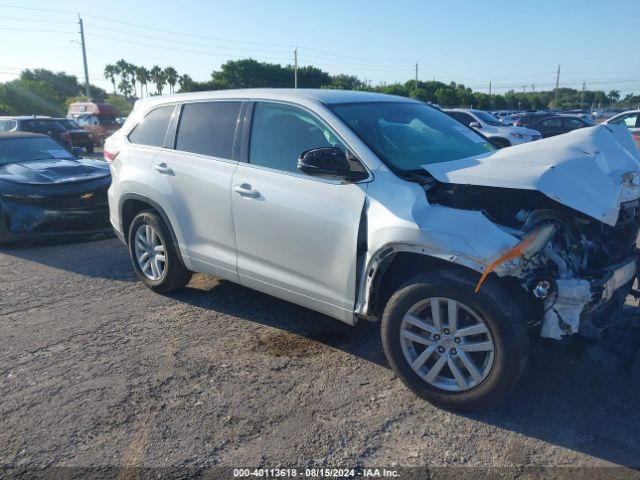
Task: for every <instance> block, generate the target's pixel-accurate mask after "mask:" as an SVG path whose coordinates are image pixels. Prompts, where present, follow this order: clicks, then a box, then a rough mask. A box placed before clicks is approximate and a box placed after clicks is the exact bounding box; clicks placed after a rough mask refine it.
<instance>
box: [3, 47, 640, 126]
mask: <svg viewBox="0 0 640 480" xmlns="http://www.w3.org/2000/svg"><path fill="white" fill-rule="evenodd" d="M294 74H295V69H294V67H293V66H292V65H280V64H273V63H265V62H259V61H257V60H254V59H250V58H249V59H243V60H230V61H227V62H226V63H224V64H223V65H222V66H221V67H220V69H219V70H216V71H213V72H212V73H211V76H210V78H209V79H208V80H205V81H195V80H193V79H192V78H191V77H190V76H189V75H188V74H179V73H178V71H177V70H176V69H175V68H173V67H171V66H169V67H164V68H161V67H160V66H158V65H154V66H153V67H151V68H148V69H147V68H146V67H144V66H139V65H134V64H132V63H130V62H127V61H126V60H125V59H120V60H118V61H117V62H115V63H113V64H109V65H107V66H105V68H104V78H105V79H107V80H108V81H109V82H110V83H111V85H112V90H113V91H112V93H108V92H106V91H105V90H104V89H102V88H99V87H97V86H95V85H91V93H92V96H93V98H94V99H95V100H104V101H107V102H109V103H111V104H113V105H114V106H115V107H116V108H117V109H118V110H119V111H120V112H121V113H122V114H123V115H127V114H128V113H129V111H130V110H131V108H132V106H133V103H134V102H135V100H136V99H137V98H143V97H146V96H149V95H161V94H163V93H173V92H175V91H178V92H191V91H203V90H222V89H231V88H261V87H262V88H290V87H292V86H293V78H294ZM297 76H298V86H299V88H331V89H340V90H365V91H372V92H380V93H387V94H392V95H400V96H404V97H412V98H416V99H419V100H422V101H424V102H431V103H436V104H438V105H441V106H443V107H458V106H460V107H473V108H480V109H485V110H502V109H511V110H528V109H539V108H549V107H551V108H558V109H574V108H597V109H600V108H610V107H618V108H637V107H638V105H640V95H634V94H628V95H626V96H625V97H624V98H621V95H620V91H619V90H611V91H609V92H608V93H605V92H604V91H602V90H584V91H581V90H576V89H572V88H560V89H559V91H558V101H557V102H556V101H555V95H556V94H555V91H537V92H526V93H525V92H515V91H513V90H510V91H508V92H506V93H504V94H492V95H489V94H488V93H485V92H478V91H473V90H472V89H471V88H469V87H466V86H465V85H463V84H461V83H456V82H453V81H452V82H450V83H444V82H440V81H435V80H434V81H418V82H416V81H415V80H408V81H406V82H403V83H400V82H399V83H392V84H380V85H376V86H372V85H371V84H370V83H367V82H365V81H363V80H361V79H360V78H358V77H357V76H355V75H347V74H338V75H331V74H329V73H328V72H325V71H323V70H321V69H319V68H317V67H313V66H305V67H300V68H298V72H297ZM83 90H84V86H83V85H82V84H81V83H80V82H79V81H78V78H77V77H76V76H74V75H69V74H66V73H65V72H57V73H56V72H52V71H50V70H46V69H34V70H24V71H23V72H22V73H21V74H20V76H19V78H17V79H15V80H12V81H9V82H5V83H2V84H0V114H2V115H31V114H39V115H52V116H61V115H64V114H65V113H66V109H67V107H68V105H69V103H71V102H72V101H76V100H82V99H86V97H82V92H83Z"/></svg>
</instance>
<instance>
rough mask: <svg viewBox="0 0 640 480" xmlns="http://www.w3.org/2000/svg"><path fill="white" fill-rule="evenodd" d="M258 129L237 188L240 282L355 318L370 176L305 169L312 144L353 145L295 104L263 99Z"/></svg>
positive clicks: (256, 112)
mask: <svg viewBox="0 0 640 480" xmlns="http://www.w3.org/2000/svg"><path fill="white" fill-rule="evenodd" d="M250 130H251V131H250V143H249V142H247V143H246V144H245V145H247V146H246V150H247V152H246V159H247V160H248V162H240V163H239V164H238V169H237V170H236V172H235V174H234V176H233V182H232V185H233V186H232V193H231V195H232V203H233V218H234V225H235V233H236V243H237V251H238V274H239V279H240V282H241V283H242V284H244V285H247V286H249V287H251V288H255V289H257V290H261V291H264V292H267V293H270V294H272V295H275V296H278V297H280V298H284V299H286V300H289V301H292V302H295V303H298V304H301V305H304V306H306V307H309V308H312V309H314V310H317V311H320V312H323V313H325V314H328V315H331V316H333V317H336V318H339V319H341V320H345V321H347V322H350V321H352V319H353V313H352V312H353V306H354V303H355V282H356V245H357V240H358V229H359V226H360V218H361V216H362V211H363V206H364V202H365V188H366V184H342V183H340V182H338V181H334V180H325V179H320V178H317V177H310V176H307V175H303V174H301V173H299V172H298V170H297V160H298V158H299V156H300V154H301V153H302V152H303V151H305V150H309V149H312V148H318V147H327V146H338V147H340V148H343V149H346V146H345V145H344V143H343V142H342V141H341V140H339V139H338V137H337V135H335V133H334V132H333V131H332V130H331V129H330V128H329V127H328V126H327V125H326V123H324V122H323V121H322V120H320V119H319V118H318V117H317V116H316V115H315V114H313V113H311V112H309V111H308V110H306V109H303V108H301V107H298V106H293V105H289V104H283V103H275V102H258V103H256V104H255V108H254V111H253V120H252V123H251V129H250Z"/></svg>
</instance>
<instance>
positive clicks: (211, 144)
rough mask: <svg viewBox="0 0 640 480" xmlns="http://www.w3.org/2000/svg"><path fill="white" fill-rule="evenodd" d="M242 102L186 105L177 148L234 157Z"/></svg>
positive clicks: (179, 127) (181, 120)
mask: <svg viewBox="0 0 640 480" xmlns="http://www.w3.org/2000/svg"><path fill="white" fill-rule="evenodd" d="M239 113H240V102H222V101H220V102H206V103H187V104H185V105H184V107H182V115H181V116H180V123H179V125H178V138H177V140H176V150H182V151H183V152H192V153H200V154H202V155H209V156H212V157H218V158H228V159H230V158H233V140H234V137H235V133H236V124H237V123H238V114H239Z"/></svg>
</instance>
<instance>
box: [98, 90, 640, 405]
mask: <svg viewBox="0 0 640 480" xmlns="http://www.w3.org/2000/svg"><path fill="white" fill-rule="evenodd" d="M630 146H631V147H630ZM632 147H633V143H632V141H631V138H630V136H629V133H628V132H627V131H626V129H624V127H621V128H617V127H615V126H613V127H607V126H598V127H593V128H586V129H580V130H578V131H576V132H572V133H570V134H568V135H564V136H562V137H556V138H554V139H550V140H544V141H539V142H531V143H527V144H523V145H518V146H515V147H512V148H509V149H504V150H496V148H494V146H492V144H491V143H489V142H488V141H487V139H486V138H485V137H483V136H482V135H480V134H479V133H478V132H476V131H474V130H472V129H470V128H468V127H467V126H465V125H462V124H461V123H460V122H458V121H456V120H454V119H452V118H450V117H449V116H448V115H446V114H445V113H443V112H441V111H439V110H437V109H435V108H433V107H431V106H429V105H426V104H424V103H421V102H418V101H415V100H411V99H407V98H399V97H393V96H387V95H380V94H374V93H366V92H346V91H331V90H238V91H233V90H231V91H218V92H199V93H192V94H181V95H173V96H166V97H153V98H149V99H145V100H141V101H139V102H138V103H136V105H135V108H134V110H133V112H132V113H131V115H130V116H129V117H128V119H127V121H126V122H125V124H124V125H123V127H122V128H121V129H120V130H119V131H118V132H116V133H115V134H114V135H113V136H111V137H110V138H109V139H108V140H107V142H106V145H105V151H104V155H105V159H106V160H107V161H109V162H110V165H111V173H112V178H113V180H112V184H111V187H110V189H109V207H110V217H111V223H112V225H113V227H114V229H115V230H116V232H117V234H118V236H119V237H120V238H121V240H122V241H123V242H124V243H125V244H126V245H127V246H128V248H129V252H130V256H131V261H132V265H133V268H134V270H135V272H136V274H137V276H138V277H139V278H140V280H141V281H142V282H144V283H145V284H146V285H147V286H148V287H149V288H151V289H152V290H154V291H156V292H159V293H166V292H170V291H173V290H176V289H179V288H181V287H183V286H184V285H185V284H186V283H187V282H188V281H189V279H190V277H191V274H192V272H204V273H208V274H211V275H214V276H217V277H219V278H223V279H226V280H230V281H233V282H237V283H239V284H242V285H245V286H247V287H251V288H254V289H256V290H260V291H262V292H266V293H268V294H271V295H274V296H276V297H279V298H282V299H285V300H288V301H291V302H294V303H297V304H299V305H303V306H305V307H308V308H310V309H313V310H316V311H318V312H322V313H324V314H326V315H329V316H331V317H334V318H336V319H338V320H341V321H343V322H346V323H349V324H352V325H353V324H355V323H356V322H358V321H359V320H368V321H380V322H381V328H382V341H383V347H384V351H385V353H386V355H387V358H388V360H389V363H390V364H391V366H392V368H393V369H394V371H395V372H396V374H397V375H398V377H399V378H400V379H401V380H402V381H403V382H404V383H405V384H406V385H407V386H408V387H409V388H410V389H412V390H413V391H414V392H415V393H416V394H417V395H419V396H421V397H423V398H425V399H427V400H428V401H430V402H432V403H434V404H436V405H439V406H442V407H445V408H449V409H454V410H478V409H483V408H486V407H488V406H490V405H491V404H493V403H494V402H495V401H497V400H498V399H499V398H500V397H501V396H502V395H504V394H505V393H506V392H507V391H509V389H510V388H511V387H512V386H513V385H514V383H515V382H516V381H517V379H518V377H519V376H520V374H521V372H522V371H523V368H524V367H525V364H526V360H527V355H528V352H529V342H530V338H534V337H535V336H542V337H547V338H554V339H558V340H560V339H563V338H564V337H567V336H571V335H586V336H592V337H597V336H599V335H600V334H601V333H602V332H604V331H605V330H606V329H607V326H608V322H609V321H610V319H611V318H612V316H613V314H614V313H615V312H617V311H619V310H620V309H621V305H622V303H623V302H624V298H625V296H626V295H627V294H628V293H629V292H630V291H631V285H632V283H633V281H634V279H635V277H636V263H637V258H638V254H637V251H636V248H635V239H636V236H637V233H638V227H639V226H640V216H639V214H638V212H639V211H640V209H639V204H638V202H639V200H638V199H639V198H640V173H639V172H640V157H639V156H638V152H637V151H636V150H635V148H632ZM595 185H597V187H594V186H595Z"/></svg>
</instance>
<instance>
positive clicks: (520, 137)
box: [444, 108, 541, 148]
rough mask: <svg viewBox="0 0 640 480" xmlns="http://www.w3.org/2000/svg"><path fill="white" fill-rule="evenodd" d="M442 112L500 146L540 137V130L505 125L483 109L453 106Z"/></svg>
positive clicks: (508, 145)
mask: <svg viewBox="0 0 640 480" xmlns="http://www.w3.org/2000/svg"><path fill="white" fill-rule="evenodd" d="M444 112H446V113H447V114H448V115H450V116H451V117H453V118H455V119H456V120H458V121H460V122H461V123H463V124H465V125H466V126H468V127H471V128H473V129H475V130H477V131H479V132H480V133H482V134H483V135H484V136H485V137H487V138H489V139H490V140H492V141H493V143H495V144H496V145H497V146H499V147H500V148H504V147H510V146H511V145H517V144H519V143H525V142H531V141H533V140H540V138H541V135H540V132H538V131H536V130H532V129H529V128H522V127H516V126H513V125H506V124H504V123H502V122H500V120H498V119H497V118H496V117H494V116H493V115H491V114H490V113H489V112H485V111H484V110H473V109H464V108H454V109H447V110H444Z"/></svg>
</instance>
